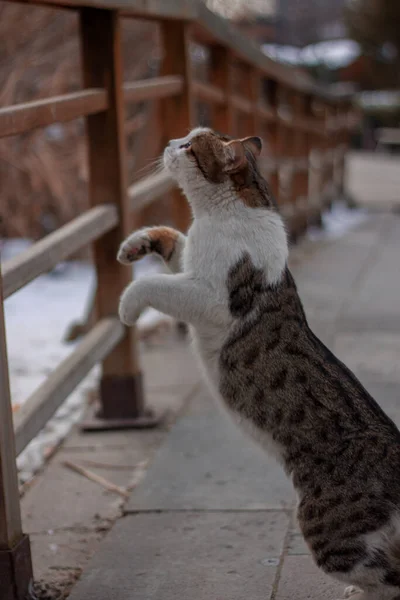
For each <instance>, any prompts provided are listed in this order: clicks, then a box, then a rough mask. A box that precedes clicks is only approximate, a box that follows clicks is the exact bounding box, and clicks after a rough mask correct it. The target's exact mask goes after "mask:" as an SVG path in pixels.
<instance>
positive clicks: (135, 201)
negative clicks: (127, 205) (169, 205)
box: [128, 171, 175, 212]
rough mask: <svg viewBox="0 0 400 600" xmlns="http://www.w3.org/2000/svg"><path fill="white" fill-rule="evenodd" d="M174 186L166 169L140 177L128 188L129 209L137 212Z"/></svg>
mask: <svg viewBox="0 0 400 600" xmlns="http://www.w3.org/2000/svg"><path fill="white" fill-rule="evenodd" d="M174 187H175V183H174V181H173V180H172V179H171V177H170V176H169V175H168V173H167V172H166V171H162V172H161V173H155V174H154V175H149V176H148V177H144V178H143V179H140V180H139V181H137V182H136V183H134V184H133V185H131V186H130V187H129V189H128V196H129V198H130V202H131V210H133V211H135V212H138V211H140V210H142V209H143V208H145V207H146V206H149V205H150V204H151V203H152V202H154V201H155V200H158V198H160V197H161V196H162V195H163V194H166V193H167V192H170V191H171V190H173V189H174Z"/></svg>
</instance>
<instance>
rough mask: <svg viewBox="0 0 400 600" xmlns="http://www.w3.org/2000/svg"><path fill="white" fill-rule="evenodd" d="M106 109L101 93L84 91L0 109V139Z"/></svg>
mask: <svg viewBox="0 0 400 600" xmlns="http://www.w3.org/2000/svg"><path fill="white" fill-rule="evenodd" d="M106 108H107V94H106V91H105V90H103V89H86V90H82V91H80V92H74V93H72V94H64V95H63V96H53V97H52V98H46V99H45V100H34V101H33V102H25V103H24V104H15V105H14V106H7V107H6V108H0V137H6V136H10V135H17V134H19V133H24V132H25V131H29V130H31V129H36V128H37V127H46V126H47V125H51V124H52V123H62V122H65V121H71V120H72V119H76V118H77V117H82V116H85V115H90V114H94V113H98V112H101V111H102V110H105V109H106Z"/></svg>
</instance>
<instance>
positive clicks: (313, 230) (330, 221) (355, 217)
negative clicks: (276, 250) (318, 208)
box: [307, 202, 369, 242]
mask: <svg viewBox="0 0 400 600" xmlns="http://www.w3.org/2000/svg"><path fill="white" fill-rule="evenodd" d="M368 218H369V213H368V211H367V210H365V209H363V208H352V209H349V208H348V207H347V206H346V204H345V203H343V202H336V203H335V204H333V206H332V209H331V210H330V211H328V212H326V213H325V214H323V215H322V223H323V228H322V229H321V228H320V227H310V228H309V230H308V232H307V237H308V239H310V240H311V241H314V242H317V241H319V240H324V239H330V240H331V239H336V238H339V237H341V236H342V235H344V234H345V233H347V232H348V231H349V230H350V229H354V227H357V225H360V224H361V223H363V222H364V221H365V220H367V219H368Z"/></svg>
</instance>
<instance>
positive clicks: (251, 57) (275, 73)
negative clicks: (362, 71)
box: [11, 0, 349, 104]
mask: <svg viewBox="0 0 400 600" xmlns="http://www.w3.org/2000/svg"><path fill="white" fill-rule="evenodd" d="M11 1H14V2H21V0H11ZM22 1H24V2H27V3H29V4H34V5H37V4H43V5H47V6H55V7H57V8H60V7H64V8H75V9H79V8H82V7H84V6H86V7H93V8H100V9H107V10H116V11H119V12H120V14H121V15H122V16H124V17H142V18H146V19H156V20H163V19H176V20H184V21H188V22H192V23H193V33H194V34H195V36H197V38H198V39H199V41H200V42H202V43H205V44H210V43H211V44H213V43H215V42H217V43H218V44H219V45H221V46H225V47H226V48H229V49H230V50H231V51H232V53H233V55H234V56H237V57H238V58H240V59H241V60H242V61H244V62H245V63H247V64H251V65H252V66H253V67H256V68H257V69H258V70H259V71H260V72H261V73H262V74H264V75H265V76H267V77H270V78H272V79H275V80H276V81H279V82H280V83H282V84H284V85H286V86H287V87H289V88H291V89H293V90H298V91H302V92H306V93H310V94H314V95H316V96H320V97H321V98H323V99H324V100H325V101H326V102H332V103H333V104H336V103H340V102H342V101H343V102H348V98H349V97H342V98H340V97H334V96H332V95H331V94H329V93H328V92H327V91H326V89H325V87H324V86H323V85H319V84H318V83H316V82H315V81H314V80H313V79H312V78H311V77H310V76H308V75H307V74H306V73H304V72H302V71H300V70H299V69H296V68H293V67H290V66H287V65H283V64H279V63H277V62H275V61H273V60H272V59H270V58H268V57H267V56H266V55H265V54H264V53H263V52H262V51H261V50H260V49H259V48H257V46H256V45H255V44H253V43H251V41H250V40H249V39H248V38H247V37H246V36H245V35H243V34H241V33H240V32H239V31H238V29H237V28H235V27H234V26H233V25H232V24H231V23H229V22H228V21H227V20H226V19H224V18H223V17H221V16H219V15H217V14H215V13H213V12H212V11H211V10H209V9H208V8H207V7H206V5H205V3H204V2H202V1H200V0H174V1H173V2H167V1H166V0H22Z"/></svg>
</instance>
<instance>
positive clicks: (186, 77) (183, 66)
mask: <svg viewBox="0 0 400 600" xmlns="http://www.w3.org/2000/svg"><path fill="white" fill-rule="evenodd" d="M161 40H162V44H163V48H164V58H163V62H162V65H161V75H164V76H165V75H171V74H172V73H177V74H178V75H180V76H181V77H182V78H183V81H184V86H183V90H182V92H181V94H179V95H178V96H174V97H172V98H164V100H162V101H161V103H160V110H161V123H162V132H161V146H162V148H164V146H165V145H166V144H167V143H168V141H169V140H170V139H172V138H177V137H184V136H185V135H187V133H188V131H189V130H190V129H191V128H192V127H193V124H194V94H193V80H192V65H191V63H190V52H189V42H190V30H189V25H188V24H187V23H185V22H175V21H163V22H162V23H161ZM171 212H172V219H173V222H174V224H175V226H176V227H177V228H178V229H180V230H181V231H186V230H187V228H188V227H189V223H190V220H191V211H190V208H189V205H188V203H187V201H186V199H185V198H184V197H183V196H182V194H181V192H180V190H178V189H177V188H174V190H173V191H172V193H171Z"/></svg>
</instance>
